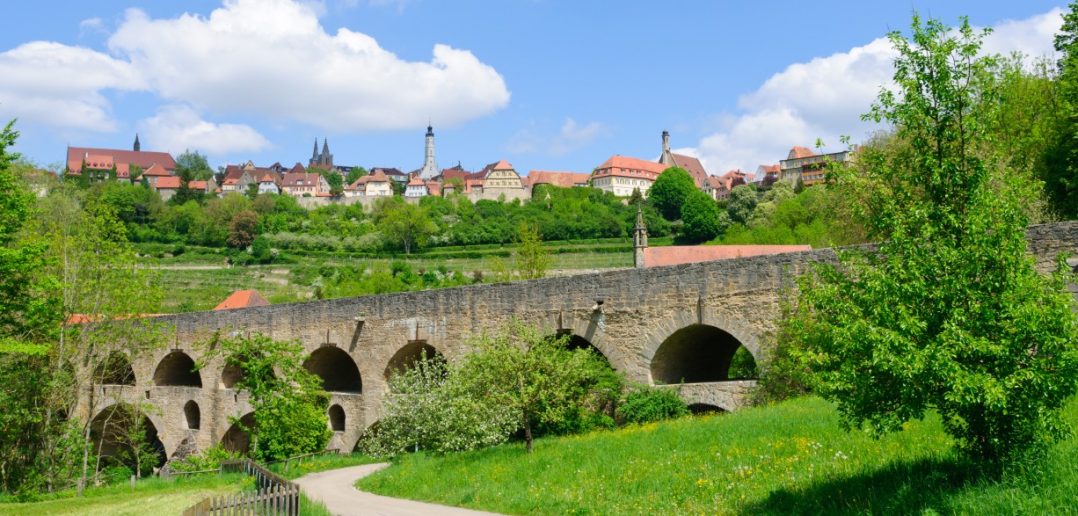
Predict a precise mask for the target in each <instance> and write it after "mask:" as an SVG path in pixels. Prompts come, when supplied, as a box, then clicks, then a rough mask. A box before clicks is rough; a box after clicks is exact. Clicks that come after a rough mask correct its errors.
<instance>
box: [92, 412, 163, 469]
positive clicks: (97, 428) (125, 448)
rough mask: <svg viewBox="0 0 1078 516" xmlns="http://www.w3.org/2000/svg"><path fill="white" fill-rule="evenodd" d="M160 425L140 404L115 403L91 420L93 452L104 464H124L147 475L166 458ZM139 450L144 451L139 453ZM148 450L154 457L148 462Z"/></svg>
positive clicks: (103, 465)
mask: <svg viewBox="0 0 1078 516" xmlns="http://www.w3.org/2000/svg"><path fill="white" fill-rule="evenodd" d="M157 428H158V426H157V425H156V424H154V422H153V421H152V420H151V419H150V417H149V415H148V414H146V413H145V412H143V411H141V410H139V409H138V408H137V407H135V406H133V405H130V404H127V403H115V404H112V405H109V406H108V407H105V408H104V409H102V410H101V411H100V412H98V413H97V415H96V416H94V418H93V419H92V420H90V442H91V443H93V446H94V450H93V451H94V453H95V454H97V455H98V456H99V457H100V458H101V465H102V467H105V466H109V465H123V466H127V467H128V468H130V469H131V471H132V472H135V471H136V469H137V470H138V472H139V473H141V474H142V475H143V476H146V475H149V474H152V473H153V470H154V468H157V467H160V466H161V465H163V464H164V463H165V459H166V458H167V455H166V451H165V445H164V443H162V442H161V439H160V437H159V436H158V433H157V432H158V430H157ZM139 449H141V451H142V453H137V452H138V451H140V450H139ZM146 451H149V452H150V454H151V456H152V459H150V462H149V463H147V462H145V459H146V458H147V457H146V453H145V452H146ZM136 455H137V456H138V458H137V459H136Z"/></svg>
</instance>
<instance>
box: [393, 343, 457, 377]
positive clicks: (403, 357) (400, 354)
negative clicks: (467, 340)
mask: <svg viewBox="0 0 1078 516" xmlns="http://www.w3.org/2000/svg"><path fill="white" fill-rule="evenodd" d="M434 357H441V358H443V359H444V358H445V355H444V354H443V353H442V352H441V351H438V348H435V347H434V346H432V345H430V344H429V343H427V341H425V340H413V341H409V342H408V344H405V345H404V346H403V347H401V348H400V349H398V350H397V352H396V353H394V354H393V357H391V358H390V359H389V363H388V364H387V365H386V370H385V372H384V373H383V377H384V378H385V379H386V380H389V377H390V376H393V375H394V374H397V373H399V372H401V371H404V370H405V369H409V368H411V367H414V366H415V364H416V363H418V362H419V361H420V360H422V359H424V358H426V359H428V360H429V359H432V358H434Z"/></svg>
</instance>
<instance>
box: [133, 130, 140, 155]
mask: <svg viewBox="0 0 1078 516" xmlns="http://www.w3.org/2000/svg"><path fill="white" fill-rule="evenodd" d="M132 148H134V150H135V152H139V151H141V150H142V144H141V143H139V141H138V133H135V145H133V146H132Z"/></svg>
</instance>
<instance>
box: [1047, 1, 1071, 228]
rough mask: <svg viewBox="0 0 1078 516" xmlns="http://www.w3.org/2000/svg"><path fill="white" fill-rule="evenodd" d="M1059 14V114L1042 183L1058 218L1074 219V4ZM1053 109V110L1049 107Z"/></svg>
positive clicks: (1057, 42)
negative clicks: (1061, 23) (1061, 24)
mask: <svg viewBox="0 0 1078 516" xmlns="http://www.w3.org/2000/svg"><path fill="white" fill-rule="evenodd" d="M1069 7H1070V8H1069V10H1068V11H1067V12H1066V13H1064V14H1063V26H1062V27H1060V29H1059V33H1058V34H1056V37H1055V49H1056V51H1057V52H1059V55H1060V57H1059V61H1058V62H1057V66H1058V69H1059V81H1058V82H1059V85H1058V90H1059V97H1060V100H1061V102H1060V104H1061V106H1058V109H1056V110H1055V112H1061V113H1063V120H1061V121H1060V123H1059V131H1058V133H1057V135H1056V138H1055V141H1054V142H1053V143H1054V145H1053V146H1052V147H1051V149H1050V150H1049V158H1048V159H1049V166H1048V167H1047V170H1046V173H1047V174H1046V177H1045V182H1046V183H1047V184H1046V187H1047V191H1048V195H1049V196H1050V198H1051V200H1052V203H1053V205H1054V206H1055V208H1056V210H1058V211H1059V213H1060V214H1061V215H1063V216H1064V217H1067V218H1075V217H1078V145H1075V144H1074V142H1075V139H1076V138H1078V2H1071V4H1070V6H1069ZM1053 107H1056V106H1053Z"/></svg>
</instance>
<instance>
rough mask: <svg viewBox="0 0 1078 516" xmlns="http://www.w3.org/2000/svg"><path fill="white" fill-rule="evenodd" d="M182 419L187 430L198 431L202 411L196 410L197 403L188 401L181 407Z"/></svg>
mask: <svg viewBox="0 0 1078 516" xmlns="http://www.w3.org/2000/svg"><path fill="white" fill-rule="evenodd" d="M183 418H184V421H186V422H187V428H189V429H191V430H198V429H199V426H200V425H201V424H202V411H200V410H199V409H198V403H195V400H189V401H188V402H187V403H185V404H184V406H183Z"/></svg>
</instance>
